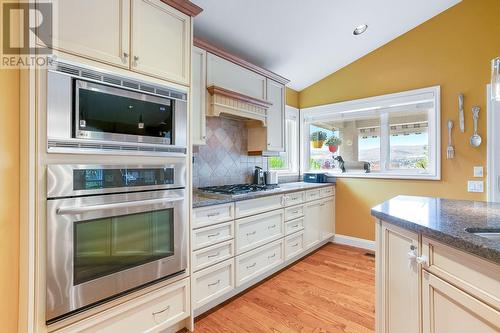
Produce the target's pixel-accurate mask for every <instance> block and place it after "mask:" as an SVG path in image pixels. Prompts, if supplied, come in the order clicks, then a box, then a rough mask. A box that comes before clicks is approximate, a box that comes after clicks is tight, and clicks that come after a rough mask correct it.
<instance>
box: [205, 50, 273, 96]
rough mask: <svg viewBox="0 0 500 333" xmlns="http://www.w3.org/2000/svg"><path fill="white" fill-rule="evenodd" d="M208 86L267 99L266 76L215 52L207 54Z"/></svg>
mask: <svg viewBox="0 0 500 333" xmlns="http://www.w3.org/2000/svg"><path fill="white" fill-rule="evenodd" d="M207 86H208V87H210V86H217V87H220V88H224V89H227V90H230V91H234V92H237V93H240V94H243V95H245V96H249V97H253V98H256V99H259V100H265V99H266V78H265V76H263V75H260V74H257V73H255V72H253V71H251V70H249V69H246V68H244V67H242V66H239V65H237V64H235V63H233V62H231V61H229V60H226V59H223V58H221V57H219V56H217V55H215V54H212V53H208V54H207Z"/></svg>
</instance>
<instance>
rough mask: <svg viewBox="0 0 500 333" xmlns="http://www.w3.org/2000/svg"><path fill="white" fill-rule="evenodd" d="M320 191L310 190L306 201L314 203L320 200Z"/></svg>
mask: <svg viewBox="0 0 500 333" xmlns="http://www.w3.org/2000/svg"><path fill="white" fill-rule="evenodd" d="M320 198H321V197H320V193H319V189H317V190H309V191H307V192H306V201H313V200H318V199H320Z"/></svg>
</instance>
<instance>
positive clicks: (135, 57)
mask: <svg viewBox="0 0 500 333" xmlns="http://www.w3.org/2000/svg"><path fill="white" fill-rule="evenodd" d="M138 61H139V57H138V56H134V66H137V62H138Z"/></svg>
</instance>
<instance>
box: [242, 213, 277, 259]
mask: <svg viewBox="0 0 500 333" xmlns="http://www.w3.org/2000/svg"><path fill="white" fill-rule="evenodd" d="M283 215H284V213H283V209H279V210H275V211H272V212H269V213H264V214H259V215H255V216H251V217H247V218H244V219H239V220H236V221H235V222H234V223H235V230H236V231H235V239H236V254H242V253H244V252H247V251H250V250H252V249H255V248H256V247H259V246H261V245H264V244H266V243H269V242H272V241H274V240H276V239H278V238H280V237H283V236H284V235H285V231H284V216H283Z"/></svg>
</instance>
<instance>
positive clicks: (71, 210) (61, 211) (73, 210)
mask: <svg viewBox="0 0 500 333" xmlns="http://www.w3.org/2000/svg"><path fill="white" fill-rule="evenodd" d="M181 200H184V198H183V197H180V198H160V199H150V200H140V201H127V202H118V203H111V204H104V205H94V206H84V207H60V208H58V209H57V211H56V213H57V214H58V215H78V214H84V213H89V212H95V211H99V210H110V209H120V208H132V207H139V206H144V205H155V204H162V203H168V202H175V201H181Z"/></svg>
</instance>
